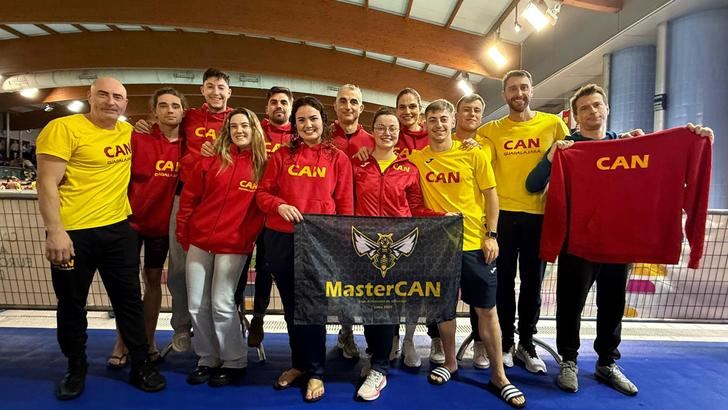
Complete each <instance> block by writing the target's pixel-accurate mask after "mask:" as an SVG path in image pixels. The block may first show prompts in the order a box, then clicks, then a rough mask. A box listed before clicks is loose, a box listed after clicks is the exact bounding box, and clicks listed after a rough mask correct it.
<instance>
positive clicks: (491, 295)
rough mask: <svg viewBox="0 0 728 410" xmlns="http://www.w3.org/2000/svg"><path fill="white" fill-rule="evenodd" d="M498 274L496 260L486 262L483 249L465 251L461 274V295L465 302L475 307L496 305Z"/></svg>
mask: <svg viewBox="0 0 728 410" xmlns="http://www.w3.org/2000/svg"><path fill="white" fill-rule="evenodd" d="M497 286H498V275H497V272H496V267H495V261H494V262H492V263H490V264H487V263H485V255H484V254H483V251H481V250H477V251H464V252H463V267H462V273H461V276H460V295H461V298H462V300H463V302H465V303H467V304H468V305H470V306H473V307H479V308H488V309H489V308H492V307H494V306H495V296H496V288H497Z"/></svg>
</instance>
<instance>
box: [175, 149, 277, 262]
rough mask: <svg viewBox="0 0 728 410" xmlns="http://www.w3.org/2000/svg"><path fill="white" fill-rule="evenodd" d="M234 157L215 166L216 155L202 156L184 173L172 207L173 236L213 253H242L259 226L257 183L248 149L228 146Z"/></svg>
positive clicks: (250, 245) (184, 244) (249, 248)
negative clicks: (176, 204) (176, 207)
mask: <svg viewBox="0 0 728 410" xmlns="http://www.w3.org/2000/svg"><path fill="white" fill-rule="evenodd" d="M230 153H231V154H232V157H233V163H232V164H230V165H228V166H227V167H226V168H225V169H224V170H222V171H220V166H221V161H220V157H219V156H217V155H216V156H213V157H208V158H203V159H202V160H201V161H199V162H198V163H197V165H196V166H195V168H194V170H193V171H191V172H190V173H189V179H188V180H187V183H186V184H185V189H184V190H183V191H182V196H181V198H180V203H179V212H177V241H179V243H180V244H181V245H182V247H183V248H185V249H188V248H189V246H190V244H192V245H195V246H196V247H198V248H200V249H203V250H205V251H208V252H211V253H215V254H225V253H227V254H238V255H247V254H250V253H251V252H252V251H253V245H255V238H256V237H257V236H258V234H259V233H260V231H261V230H262V229H263V214H262V213H261V212H260V210H259V209H258V206H257V205H256V203H255V191H256V189H257V187H258V185H257V184H256V183H255V182H253V181H254V180H255V178H254V174H253V161H252V155H251V152H250V150H244V151H242V152H241V151H239V150H238V147H237V146H235V145H233V146H232V147H231V149H230Z"/></svg>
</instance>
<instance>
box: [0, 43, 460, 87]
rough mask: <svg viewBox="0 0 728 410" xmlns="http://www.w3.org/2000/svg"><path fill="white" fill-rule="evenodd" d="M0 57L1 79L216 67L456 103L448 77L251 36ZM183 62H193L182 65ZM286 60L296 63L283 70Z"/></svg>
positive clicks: (14, 51) (57, 47)
mask: <svg viewBox="0 0 728 410" xmlns="http://www.w3.org/2000/svg"><path fill="white" fill-rule="evenodd" d="M210 44H215V47H210ZM154 45H158V46H154ZM112 50H113V51H112ZM229 50H241V53H230V51H229ZM0 55H1V56H3V58H2V59H0V74H2V75H4V76H5V77H8V76H10V75H13V74H17V73H26V72H31V73H32V72H39V71H55V70H93V69H113V68H135V69H160V68H163V69H196V70H204V69H206V68H208V67H209V66H211V65H215V66H217V67H219V68H220V69H223V70H228V71H234V72H245V73H260V74H268V75H280V76H285V77H292V78H300V79H310V80H317V81H323V82H330V83H334V84H346V83H355V84H358V85H359V86H360V87H362V88H366V89H371V90H377V91H383V92H389V93H394V94H396V93H397V92H398V91H399V90H400V89H402V88H404V87H413V88H416V89H417V90H418V91H419V92H420V94H422V96H423V98H425V99H427V100H431V99H435V98H456V97H457V89H456V87H455V84H454V83H453V82H452V81H451V80H450V79H449V78H446V77H442V76H438V75H435V74H430V73H423V72H419V71H416V70H412V69H409V68H406V67H401V66H397V65H393V64H390V63H386V62H383V61H379V60H375V59H371V58H364V57H362V56H356V55H353V54H349V53H344V52H335V51H332V50H326V49H322V48H319V47H313V46H306V45H301V44H292V43H287V42H283V41H275V40H267V39H259V38H251V37H244V36H227V35H220V34H206V33H175V32H146V31H136V32H113V31H109V32H99V33H76V34H65V35H63V40H62V41H58V36H38V37H30V38H24V39H14V40H4V41H0ZM180 55H182V56H191V58H184V59H180V58H177V57H175V56H180ZM242 55H244V56H245V58H241V56H242ZM282 55H284V56H286V58H287V59H288V61H291V62H295V63H291V64H281V56H282Z"/></svg>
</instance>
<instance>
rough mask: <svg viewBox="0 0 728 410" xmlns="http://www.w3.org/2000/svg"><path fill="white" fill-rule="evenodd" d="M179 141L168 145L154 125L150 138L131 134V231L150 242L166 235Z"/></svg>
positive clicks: (177, 164) (176, 175)
mask: <svg viewBox="0 0 728 410" xmlns="http://www.w3.org/2000/svg"><path fill="white" fill-rule="evenodd" d="M180 145H181V143H180V140H179V139H178V140H177V141H175V142H169V140H168V139H167V137H165V136H164V134H162V131H161V130H160V129H159V126H158V125H157V124H154V126H152V133H151V134H141V133H138V132H133V133H132V134H131V151H132V157H131V180H130V182H129V203H130V204H131V210H132V215H131V216H130V217H129V224H130V225H131V227H132V228H133V229H134V230H135V231H137V232H139V234H141V235H143V236H147V237H151V238H159V237H164V236H167V235H169V215H170V213H171V212H172V202H174V193H175V190H176V189H177V178H178V174H177V172H178V170H179V157H180Z"/></svg>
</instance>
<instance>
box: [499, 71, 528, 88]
mask: <svg viewBox="0 0 728 410" xmlns="http://www.w3.org/2000/svg"><path fill="white" fill-rule="evenodd" d="M512 77H526V78H528V82H529V83H531V84H533V78H532V77H531V73H529V72H528V71H526V70H511V71H509V72H507V73H506V75H504V76H503V91H505V90H506V83H507V82H508V80H510V79H511V78H512Z"/></svg>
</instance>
